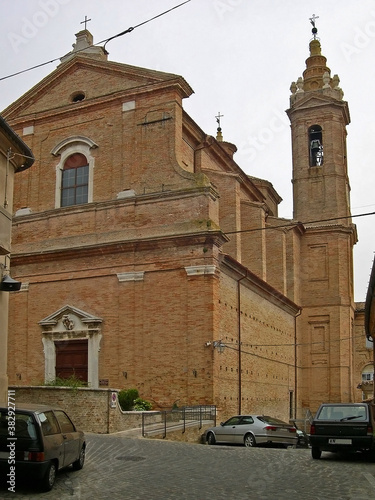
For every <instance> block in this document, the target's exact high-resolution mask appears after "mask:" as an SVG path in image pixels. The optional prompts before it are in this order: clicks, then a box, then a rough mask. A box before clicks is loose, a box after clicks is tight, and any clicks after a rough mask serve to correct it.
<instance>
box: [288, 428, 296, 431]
mask: <svg viewBox="0 0 375 500" xmlns="http://www.w3.org/2000/svg"><path fill="white" fill-rule="evenodd" d="M288 431H289V432H297V429H296V428H295V427H289V429H288Z"/></svg>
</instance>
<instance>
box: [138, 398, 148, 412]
mask: <svg viewBox="0 0 375 500" xmlns="http://www.w3.org/2000/svg"><path fill="white" fill-rule="evenodd" d="M133 410H134V411H150V410H152V404H151V403H150V402H149V401H145V400H144V399H142V398H137V399H136V400H135V401H134V406H133Z"/></svg>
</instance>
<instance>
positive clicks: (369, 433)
mask: <svg viewBox="0 0 375 500" xmlns="http://www.w3.org/2000/svg"><path fill="white" fill-rule="evenodd" d="M373 432H374V431H373V429H372V426H371V425H368V426H367V435H368V436H372V435H373Z"/></svg>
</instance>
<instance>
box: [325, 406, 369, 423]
mask: <svg viewBox="0 0 375 500" xmlns="http://www.w3.org/2000/svg"><path fill="white" fill-rule="evenodd" d="M316 419H317V420H336V421H341V422H344V421H348V422H350V421H351V420H354V421H356V422H364V421H365V420H367V406H366V405H358V406H352V405H348V406H323V407H322V408H321V410H320V412H319V413H318V415H317V416H316Z"/></svg>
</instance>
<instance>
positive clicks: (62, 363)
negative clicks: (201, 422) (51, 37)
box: [3, 30, 369, 419]
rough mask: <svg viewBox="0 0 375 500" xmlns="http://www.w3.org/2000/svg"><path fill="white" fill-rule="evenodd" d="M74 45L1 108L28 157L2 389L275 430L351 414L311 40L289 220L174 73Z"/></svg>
mask: <svg viewBox="0 0 375 500" xmlns="http://www.w3.org/2000/svg"><path fill="white" fill-rule="evenodd" d="M73 47H74V49H73V51H72V52H70V53H68V54H67V55H66V56H64V57H63V58H62V60H61V64H60V65H59V66H58V67H57V68H56V69H55V70H54V71H53V72H52V73H51V74H50V75H49V76H47V77H46V78H44V79H43V80H42V81H41V82H40V83H38V84H37V85H36V86H34V87H33V88H32V89H31V90H30V91H28V92H27V93H26V94H25V95H23V96H22V97H21V98H20V99H18V100H17V101H15V102H14V103H13V104H11V105H10V106H9V107H8V108H7V109H6V110H5V111H4V112H3V115H4V117H5V118H6V120H7V121H8V122H9V123H10V125H11V126H12V127H13V128H14V130H15V131H16V132H17V133H18V134H19V135H20V136H21V137H22V139H23V140H24V141H25V143H26V144H27V145H28V146H29V147H30V148H31V150H32V151H33V154H34V156H35V159H36V161H35V164H34V166H33V169H30V170H29V171H27V172H25V173H24V174H23V175H22V176H19V177H18V178H17V179H16V188H15V197H14V212H15V213H14V219H13V241H12V248H13V250H12V275H13V277H15V278H16V279H18V280H20V281H22V283H23V286H22V288H21V290H20V291H19V292H15V293H12V294H11V295H12V296H11V301H10V320H9V346H8V349H9V361H8V363H9V365H8V376H9V383H10V384H21V385H38V384H40V383H43V382H44V381H48V380H53V379H54V378H55V377H56V376H61V377H66V376H69V375H71V374H72V373H75V374H76V376H79V377H81V378H82V379H83V380H85V381H87V383H88V384H89V386H91V387H93V388H100V387H113V388H118V389H122V388H130V387H135V388H137V389H138V390H139V392H140V395H141V397H143V398H144V399H148V400H150V401H152V402H153V404H154V408H170V407H172V405H173V404H174V403H176V404H177V405H179V406H180V405H185V404H190V405H191V404H216V405H218V407H219V408H220V411H221V412H222V413H223V414H225V415H230V414H233V413H237V412H238V413H244V412H250V411H252V412H253V411H254V412H264V413H271V414H273V415H275V416H279V417H282V418H284V419H286V418H289V417H301V416H302V415H303V414H304V412H305V411H306V410H308V409H310V410H311V411H313V410H315V408H316V407H317V405H318V404H319V403H320V402H321V401H322V400H330V401H348V400H350V401H353V400H358V399H359V400H360V399H361V392H360V391H359V390H358V389H357V384H358V382H360V380H361V373H362V371H363V369H364V368H365V366H366V365H368V364H369V352H368V350H366V349H363V348H362V347H363V346H362V344H363V343H364V334H363V335H362V338H361V339H360V340H357V338H358V335H355V334H354V332H355V331H357V332H358V331H360V332H361V333H363V314H362V316H361V312H360V310H359V311H358V313H356V305H355V303H354V297H353V255H352V251H353V245H354V244H355V243H356V240H357V235H356V229H355V226H354V225H353V224H352V221H351V218H350V202H349V191H350V187H349V180H348V175H347V163H346V147H345V143H346V125H348V123H349V121H350V119H349V111H348V105H347V103H346V102H345V101H344V100H343V93H342V91H341V89H340V88H339V87H338V78H337V77H336V76H335V77H332V78H331V76H330V71H329V69H328V68H327V67H326V61H325V58H324V56H322V55H321V52H320V44H319V41H318V40H313V41H312V42H311V43H310V56H309V58H308V59H307V61H306V64H307V66H306V70H305V72H304V77H303V79H299V80H298V81H297V82H296V84H292V87H291V91H292V95H291V98H290V109H289V110H288V111H287V113H288V116H289V118H290V121H291V131H292V146H293V171H292V182H293V198H294V214H293V220H286V219H281V218H279V217H278V203H280V201H281V198H280V196H279V195H278V193H277V192H276V191H275V190H274V188H273V186H272V184H271V183H270V182H269V181H266V180H262V179H257V178H254V177H251V176H249V175H247V174H245V173H244V171H243V170H242V169H241V168H240V166H239V165H237V163H236V162H235V160H234V153H235V151H236V147H235V146H234V145H233V144H231V143H228V142H225V141H223V139H222V136H221V132H220V130H219V131H218V135H217V137H216V138H214V137H212V136H209V135H207V134H206V133H204V132H203V131H202V130H201V129H200V127H199V126H198V124H196V123H195V122H194V121H193V119H192V118H191V117H190V116H189V115H188V114H187V113H186V112H185V111H184V109H183V99H185V98H188V97H189V96H190V95H191V94H192V89H191V87H190V86H189V84H188V83H187V82H186V81H185V80H184V79H183V78H182V77H181V76H178V75H174V74H168V73H163V72H159V71H153V70H149V69H144V68H139V67H133V66H128V65H126V64H119V63H115V62H111V61H108V59H107V53H106V52H105V50H104V49H103V48H102V47H97V46H94V45H93V41H92V36H91V34H90V33H89V32H88V31H86V30H83V31H81V32H80V33H78V34H77V40H76V44H75V45H74V46H73ZM340 217H341V218H340ZM362 312H363V311H362Z"/></svg>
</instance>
